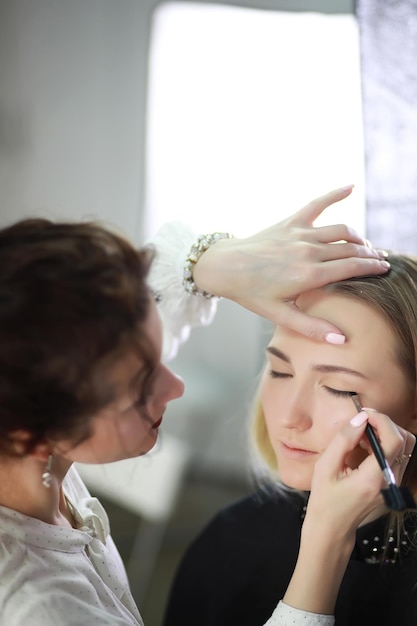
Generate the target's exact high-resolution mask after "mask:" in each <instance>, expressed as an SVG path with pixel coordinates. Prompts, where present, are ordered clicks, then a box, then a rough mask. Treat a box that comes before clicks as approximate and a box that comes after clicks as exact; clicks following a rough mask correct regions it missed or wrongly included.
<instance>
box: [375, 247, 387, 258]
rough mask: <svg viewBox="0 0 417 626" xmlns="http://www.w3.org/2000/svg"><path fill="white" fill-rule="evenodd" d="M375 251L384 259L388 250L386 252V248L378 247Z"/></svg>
mask: <svg viewBox="0 0 417 626" xmlns="http://www.w3.org/2000/svg"><path fill="white" fill-rule="evenodd" d="M371 247H372V246H371ZM377 253H378V256H380V257H381V259H386V258H387V257H388V256H389V252H387V251H386V250H380V249H379V248H378V250H377Z"/></svg>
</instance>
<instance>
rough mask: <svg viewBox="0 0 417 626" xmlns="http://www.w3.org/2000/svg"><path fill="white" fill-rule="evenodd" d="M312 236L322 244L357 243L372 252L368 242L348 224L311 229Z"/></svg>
mask: <svg viewBox="0 0 417 626" xmlns="http://www.w3.org/2000/svg"><path fill="white" fill-rule="evenodd" d="M311 235H313V236H314V239H315V240H316V241H319V242H320V243H336V242H339V241H349V242H351V243H357V244H360V245H362V246H365V247H367V248H368V249H370V250H372V247H371V246H367V245H366V240H365V239H364V238H363V237H361V235H360V234H359V233H358V232H357V231H356V230H355V229H354V228H352V227H351V226H348V225H347V224H331V225H329V226H318V227H312V228H311Z"/></svg>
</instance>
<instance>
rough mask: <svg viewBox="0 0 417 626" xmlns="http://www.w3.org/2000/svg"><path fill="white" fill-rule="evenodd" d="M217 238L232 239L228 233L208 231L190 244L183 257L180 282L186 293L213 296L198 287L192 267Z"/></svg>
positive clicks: (205, 296)
mask: <svg viewBox="0 0 417 626" xmlns="http://www.w3.org/2000/svg"><path fill="white" fill-rule="evenodd" d="M219 239H233V235H231V234H230V233H210V234H209V235H201V236H200V237H199V238H198V239H197V241H196V242H195V243H194V244H193V245H192V246H191V250H190V252H189V253H188V256H187V258H186V259H185V264H184V272H183V280H182V284H183V285H184V289H185V291H186V292H187V293H189V294H190V295H193V296H203V297H204V298H207V299H209V298H213V297H214V296H213V294H211V293H209V292H208V291H204V290H203V289H199V288H198V287H197V285H196V284H195V282H194V280H193V269H194V266H195V264H196V263H197V261H198V260H199V258H200V257H201V255H202V254H204V252H205V251H206V250H207V249H208V248H210V246H212V245H213V244H215V243H216V242H217V241H219Z"/></svg>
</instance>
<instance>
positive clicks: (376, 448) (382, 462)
mask: <svg viewBox="0 0 417 626" xmlns="http://www.w3.org/2000/svg"><path fill="white" fill-rule="evenodd" d="M365 433H366V435H367V437H368V440H369V443H370V444H371V448H372V452H373V453H374V455H375V457H376V460H377V461H378V465H379V467H380V468H381V469H382V473H383V474H384V478H385V480H386V482H387V484H388V485H395V484H396V482H395V476H394V474H393V471H392V469H391V468H390V466H389V465H388V461H387V459H386V458H385V456H384V453H383V451H382V448H381V444H380V443H379V441H378V439H377V438H376V435H375V431H374V429H373V428H372V426H371V425H370V424H367V425H366V427H365Z"/></svg>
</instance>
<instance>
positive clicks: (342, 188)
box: [340, 185, 355, 191]
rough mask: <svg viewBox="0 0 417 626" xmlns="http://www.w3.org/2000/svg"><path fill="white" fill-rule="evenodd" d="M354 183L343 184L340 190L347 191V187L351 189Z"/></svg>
mask: <svg viewBox="0 0 417 626" xmlns="http://www.w3.org/2000/svg"><path fill="white" fill-rule="evenodd" d="M354 186H355V185H345V186H344V187H341V188H340V189H341V190H342V191H347V190H348V189H353V188H354Z"/></svg>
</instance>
